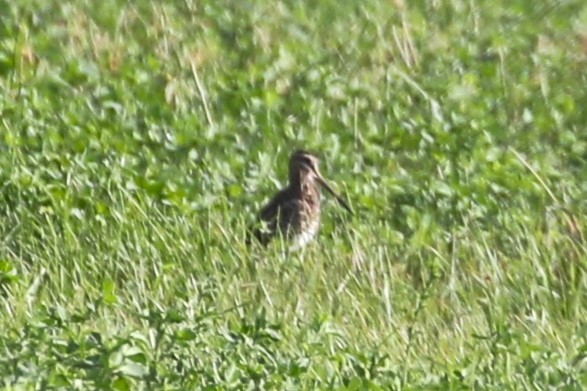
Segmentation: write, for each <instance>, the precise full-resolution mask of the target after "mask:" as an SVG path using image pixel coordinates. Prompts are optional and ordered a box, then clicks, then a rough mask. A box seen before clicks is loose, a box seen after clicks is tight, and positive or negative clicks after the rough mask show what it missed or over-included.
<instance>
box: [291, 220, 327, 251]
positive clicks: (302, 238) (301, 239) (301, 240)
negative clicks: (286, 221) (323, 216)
mask: <svg viewBox="0 0 587 391" xmlns="http://www.w3.org/2000/svg"><path fill="white" fill-rule="evenodd" d="M319 227H320V221H318V220H314V221H313V222H312V223H311V224H310V225H309V226H308V229H306V230H304V231H302V232H300V233H299V234H296V235H294V236H293V238H292V245H291V246H290V248H289V250H290V251H297V250H300V249H301V248H303V247H305V246H306V245H307V244H308V243H310V242H311V241H312V239H314V237H315V236H316V234H317V233H318V228H319Z"/></svg>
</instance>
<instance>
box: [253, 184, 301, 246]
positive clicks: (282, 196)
mask: <svg viewBox="0 0 587 391" xmlns="http://www.w3.org/2000/svg"><path fill="white" fill-rule="evenodd" d="M293 212H294V208H293V207H292V205H291V202H290V201H289V200H288V192H287V189H283V190H281V191H280V192H278V193H277V194H276V195H275V196H274V197H273V198H272V199H271V201H269V203H267V205H265V206H264V207H263V208H262V209H261V211H260V212H259V219H258V220H259V221H258V223H257V225H256V226H255V228H254V230H253V234H254V235H255V237H256V238H257V240H259V242H261V243H262V244H267V243H269V241H270V240H271V239H272V238H273V237H274V236H275V234H276V233H277V232H278V230H279V229H282V228H284V227H288V226H289V224H290V223H291V220H292V219H293V214H294V213H293ZM261 224H265V227H262V226H260V225H261Z"/></svg>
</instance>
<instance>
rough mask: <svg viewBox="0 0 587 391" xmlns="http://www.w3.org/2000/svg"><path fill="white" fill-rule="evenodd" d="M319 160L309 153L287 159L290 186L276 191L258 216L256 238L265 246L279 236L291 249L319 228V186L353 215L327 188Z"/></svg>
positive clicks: (307, 238) (301, 244)
mask: <svg viewBox="0 0 587 391" xmlns="http://www.w3.org/2000/svg"><path fill="white" fill-rule="evenodd" d="M318 163H319V160H318V158H317V157H316V156H314V155H312V154H311V153H309V152H306V151H303V150H298V151H295V152H294V153H293V154H292V155H291V157H290V159H289V184H288V186H287V187H286V188H285V189H282V190H281V191H279V192H278V193H277V194H276V195H275V196H274V197H273V199H272V200H271V201H269V203H268V204H267V205H265V207H263V209H261V211H260V213H259V224H260V225H261V226H259V227H257V228H256V229H255V230H254V235H255V237H256V238H257V239H258V240H259V242H261V243H262V244H264V245H266V244H267V243H269V241H270V240H271V239H272V238H273V237H274V236H276V235H278V234H281V235H283V236H284V237H286V238H287V239H289V240H290V241H291V243H292V246H291V247H290V250H297V249H300V248H302V247H304V246H305V245H307V244H308V243H309V242H310V241H311V240H312V239H313V238H314V237H315V236H316V233H317V232H318V228H319V226H320V187H324V188H325V189H326V190H327V191H328V192H330V193H331V194H332V195H333V196H334V197H335V198H336V199H337V200H338V202H339V203H340V204H341V205H342V206H343V207H344V208H345V209H346V210H347V211H349V213H351V214H353V212H352V210H351V208H350V207H349V206H348V204H347V203H346V202H345V201H344V200H343V199H342V198H341V197H340V196H339V195H338V194H336V192H335V191H334V190H333V189H332V187H330V185H329V184H328V183H327V182H326V180H325V179H324V178H323V177H322V175H321V174H320V171H319V170H318Z"/></svg>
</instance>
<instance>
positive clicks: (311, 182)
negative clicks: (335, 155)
mask: <svg viewBox="0 0 587 391" xmlns="http://www.w3.org/2000/svg"><path fill="white" fill-rule="evenodd" d="M289 187H290V188H291V189H292V190H293V191H294V192H295V193H296V194H298V195H303V194H310V193H315V192H316V191H317V190H319V188H318V186H317V183H316V180H315V178H314V175H313V174H312V173H311V172H309V171H304V170H300V171H296V172H295V173H293V174H292V175H290V178H289Z"/></svg>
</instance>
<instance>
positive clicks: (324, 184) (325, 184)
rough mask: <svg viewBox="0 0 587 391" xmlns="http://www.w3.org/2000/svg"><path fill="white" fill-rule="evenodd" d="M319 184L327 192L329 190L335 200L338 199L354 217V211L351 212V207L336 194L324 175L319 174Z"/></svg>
mask: <svg viewBox="0 0 587 391" xmlns="http://www.w3.org/2000/svg"><path fill="white" fill-rule="evenodd" d="M317 177H318V182H319V183H320V184H321V185H322V186H324V188H325V189H326V190H328V192H329V193H330V194H332V195H333V196H334V198H336V200H337V201H338V202H339V203H340V204H341V205H342V206H343V207H344V208H345V209H346V210H347V211H348V212H349V213H350V214H351V215H354V213H353V211H352V210H351V207H350V206H349V205H348V204H347V203H346V201H345V200H343V199H342V197H341V196H339V195H338V194H336V192H335V191H334V190H333V189H332V187H330V185H329V184H328V182H326V181H325V180H324V178H322V175H320V174H318V175H317Z"/></svg>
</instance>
